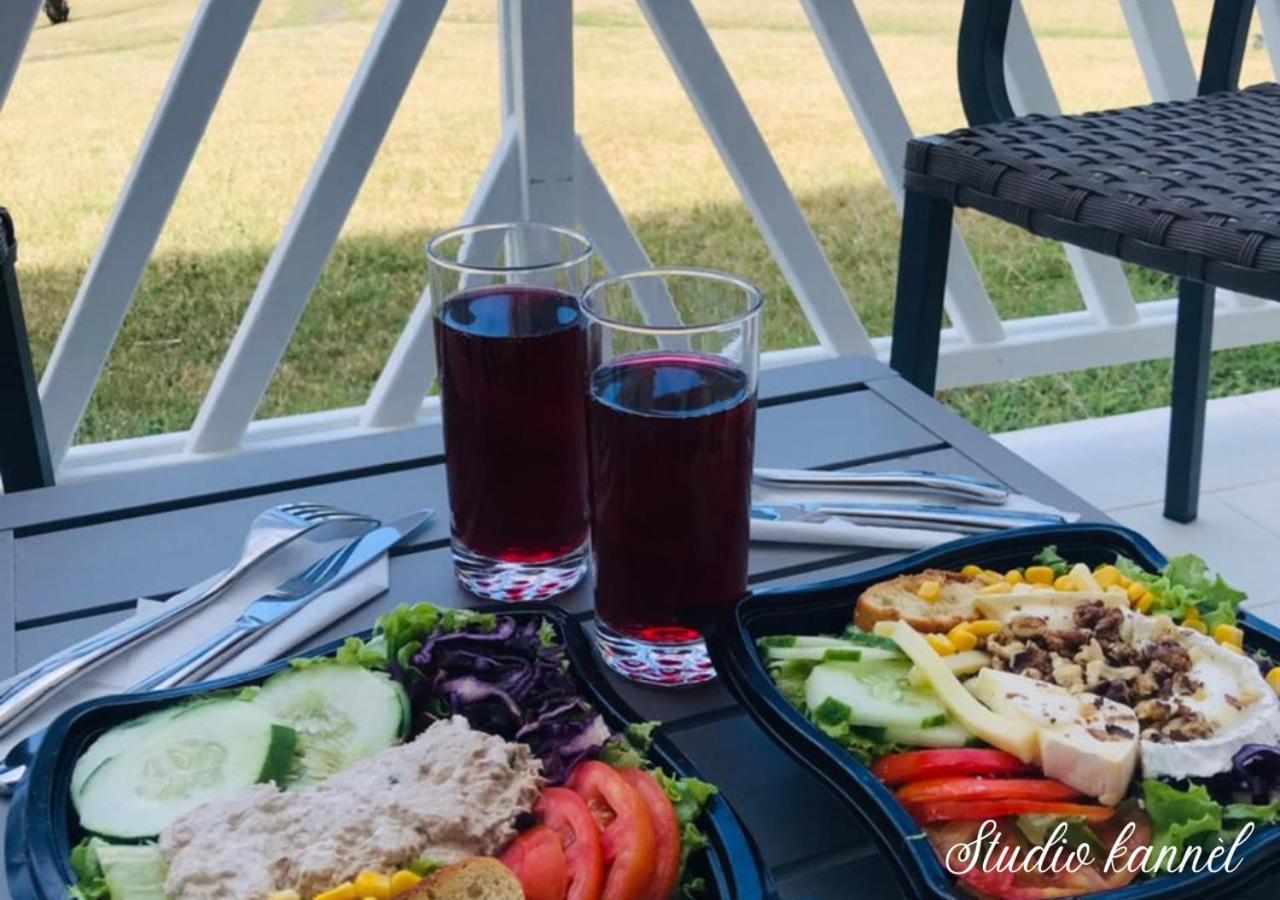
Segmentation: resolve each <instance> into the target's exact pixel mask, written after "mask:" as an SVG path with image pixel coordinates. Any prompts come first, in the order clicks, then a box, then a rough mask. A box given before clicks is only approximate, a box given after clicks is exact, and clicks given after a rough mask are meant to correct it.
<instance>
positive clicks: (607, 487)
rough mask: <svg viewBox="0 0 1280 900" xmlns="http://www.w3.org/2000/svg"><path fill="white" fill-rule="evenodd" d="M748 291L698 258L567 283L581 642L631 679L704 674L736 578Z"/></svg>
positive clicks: (749, 379)
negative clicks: (709, 638) (582, 503)
mask: <svg viewBox="0 0 1280 900" xmlns="http://www.w3.org/2000/svg"><path fill="white" fill-rule="evenodd" d="M762 303H763V297H762V296H761V294H760V291H759V290H757V289H756V288H755V287H754V286H753V285H752V284H750V283H749V282H747V281H744V280H743V279H741V278H736V277H734V276H732V275H726V274H723V273H720V272H713V271H709V270H705V269H654V270H645V271H640V272H635V273H632V274H629V275H622V276H618V277H615V278H606V279H603V280H601V281H597V282H595V283H593V284H592V285H590V286H589V287H588V288H587V290H586V292H585V293H584V294H583V297H582V312H583V314H584V316H585V317H586V320H587V348H588V349H587V352H588V365H589V369H590V372H591V376H590V380H589V382H588V385H589V387H588V394H589V398H588V403H587V407H588V409H587V437H588V446H589V448H590V465H591V534H592V538H591V540H592V554H593V556H594V558H595V612H596V644H597V647H598V648H599V650H600V653H601V656H602V657H603V659H604V661H605V662H606V663H607V664H608V665H609V667H610V668H612V669H614V670H615V671H617V672H619V673H620V674H622V675H623V676H625V677H627V678H630V679H632V680H633V681H639V682H643V683H648V684H656V685H665V686H678V685H688V684H697V683H699V682H703V681H707V680H709V679H711V678H714V677H715V671H714V669H713V668H712V666H711V662H710V660H709V659H708V657H707V651H706V644H705V643H704V642H703V637H702V632H703V631H704V630H705V629H706V627H707V626H708V625H709V624H710V623H711V622H712V621H714V620H715V619H716V618H717V617H718V616H720V615H721V614H722V613H723V612H724V611H725V610H727V609H728V608H730V607H731V606H732V605H733V604H734V603H735V602H736V601H737V600H738V599H739V598H741V597H742V596H743V595H744V594H745V593H746V590H747V540H748V537H747V531H748V524H749V513H750V506H751V461H752V453H753V448H754V444H755V422H756V377H757V369H758V367H759V356H760V308H761V305H762Z"/></svg>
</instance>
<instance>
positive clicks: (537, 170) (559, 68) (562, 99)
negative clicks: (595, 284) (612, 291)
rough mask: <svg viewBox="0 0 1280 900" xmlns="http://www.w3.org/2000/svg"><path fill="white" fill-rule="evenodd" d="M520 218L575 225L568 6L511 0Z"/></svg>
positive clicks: (550, 0) (565, 1)
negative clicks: (521, 207)
mask: <svg viewBox="0 0 1280 900" xmlns="http://www.w3.org/2000/svg"><path fill="white" fill-rule="evenodd" d="M510 3H511V7H510V12H511V28H510V44H509V46H510V50H511V65H512V85H511V89H512V92H513V94H514V100H515V116H516V126H517V132H518V140H517V141H516V145H517V146H518V147H519V152H520V195H521V205H522V206H523V209H524V218H526V219H528V220H530V221H535V222H549V223H551V224H553V225H564V226H572V225H573V224H574V209H573V203H574V190H573V167H574V149H573V141H574V130H573V112H574V111H573V104H574V93H573V3H572V0H510Z"/></svg>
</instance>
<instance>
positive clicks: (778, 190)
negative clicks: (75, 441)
mask: <svg viewBox="0 0 1280 900" xmlns="http://www.w3.org/2000/svg"><path fill="white" fill-rule="evenodd" d="M639 3H640V8H641V9H642V10H643V11H644V14H645V18H646V19H648V21H649V27H650V28H652V29H653V32H654V34H655V35H656V36H657V38H658V43H659V44H661V45H662V49H663V51H664V52H665V53H666V54H667V59H668V60H670V62H671V66H672V68H673V69H674V70H675V73H676V75H677V77H679V79H680V82H681V84H682V85H683V86H684V90H685V93H686V94H688V95H689V99H690V101H691V102H692V103H693V107H694V109H695V110H696V111H697V113H698V116H699V118H701V119H702V124H703V127H705V128H706V129H707V133H708V134H709V135H710V136H711V140H712V142H713V143H714V144H715V147H716V150H717V151H718V152H719V154H720V158H721V160H723V161H724V164H725V167H726V168H727V169H728V170H729V174H730V176H732V178H733V180H734V183H735V184H736V185H737V187H738V191H739V193H741V194H742V197H743V200H744V201H745V202H746V205H747V208H748V209H749V210H750V211H751V215H752V217H753V218H754V219H755V222H756V227H757V228H759V229H760V233H761V235H762V236H763V237H764V240H765V243H766V244H768V246H769V249H770V250H771V251H772V252H773V256H774V259H776V260H777V262H778V265H779V267H780V268H781V269H782V274H783V275H784V276H785V277H786V279H787V283H788V284H789V285H790V286H791V289H792V290H793V291H795V294H796V299H797V300H798V301H799V302H800V306H801V308H802V309H803V310H804V312H805V315H806V316H807V317H808V319H809V323H810V325H812V327H813V330H814V333H815V334H816V335H817V337H818V341H819V342H820V343H821V344H822V346H823V348H824V349H826V350H827V351H828V352H830V353H832V354H860V355H870V354H871V353H872V348H871V343H870V341H869V340H868V339H867V333H866V330H865V329H864V328H863V327H862V322H860V321H859V320H858V316H857V314H856V313H854V311H853V307H852V306H850V304H849V300H848V298H847V297H846V296H845V294H844V291H843V290H842V289H841V287H840V282H839V280H838V279H837V278H836V275H835V272H833V271H832V269H831V263H830V262H829V261H828V260H827V258H826V256H825V255H824V254H823V252H822V247H821V246H820V245H819V244H818V240H817V238H816V237H814V234H813V231H812V229H810V227H809V223H808V222H807V221H805V218H804V213H803V212H801V210H800V206H799V204H798V203H796V198H795V196H794V195H792V193H791V190H790V189H789V188H788V187H787V184H786V181H785V180H784V179H783V177H782V172H781V171H779V169H778V164H777V162H775V161H774V158H773V154H772V153H770V152H769V147H768V145H767V144H765V142H764V138H763V137H762V136H761V134H760V129H759V128H757V127H756V123H755V121H754V120H753V119H752V118H751V113H750V111H749V110H748V109H747V105H746V103H745V102H744V101H743V99H742V95H741V94H740V93H739V92H738V88H737V85H735V84H734V83H733V77H732V76H731V75H730V74H729V70H728V68H727V67H726V66H725V64H724V60H723V59H721V57H720V54H719V52H718V51H717V50H716V47H715V44H714V43H713V42H712V40H711V35H710V34H708V33H707V29H706V26H705V25H704V24H703V23H702V20H701V19H700V18H699V17H698V13H697V11H696V10H695V9H694V7H693V4H692V3H691V2H690V0H639Z"/></svg>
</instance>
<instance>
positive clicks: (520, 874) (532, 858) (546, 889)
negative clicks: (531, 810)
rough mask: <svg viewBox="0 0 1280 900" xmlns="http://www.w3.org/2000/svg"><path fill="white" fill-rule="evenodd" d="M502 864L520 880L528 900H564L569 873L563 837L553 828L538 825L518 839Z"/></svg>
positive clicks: (501, 857)
mask: <svg viewBox="0 0 1280 900" xmlns="http://www.w3.org/2000/svg"><path fill="white" fill-rule="evenodd" d="M498 860H499V861H500V862H501V863H502V864H503V865H504V866H506V867H507V868H508V869H510V870H511V871H512V873H513V874H514V875H515V876H516V878H518V879H519V880H520V887H522V888H524V896H525V900H564V895H565V891H566V890H568V887H569V869H568V865H567V864H566V863H565V858H564V846H563V845H562V844H561V843H560V835H559V834H557V833H556V832H554V831H552V830H551V829H550V828H547V827H546V826H545V825H535V826H534V827H533V828H530V829H529V830H528V831H524V832H521V833H520V834H518V835H516V839H515V840H514V841H512V842H511V843H510V844H509V845H508V846H507V849H506V850H503V851H502V855H501V856H499V857H498Z"/></svg>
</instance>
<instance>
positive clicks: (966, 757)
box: [871, 749, 1034, 787]
mask: <svg viewBox="0 0 1280 900" xmlns="http://www.w3.org/2000/svg"><path fill="white" fill-rule="evenodd" d="M1033 771H1034V770H1033V769H1032V768H1031V766H1028V765H1027V764H1026V763H1024V762H1023V761H1022V760H1020V759H1018V757H1016V756H1014V755H1013V754H1011V753H1005V752H1004V751H1003V750H979V749H962V750H912V751H910V752H907V753H895V754H894V755H893V756H884V757H881V758H880V759H878V760H876V761H875V763H874V764H873V765H872V766H871V773H872V774H873V775H875V776H876V777H877V778H879V779H880V780H881V781H883V782H884V783H885V784H887V785H889V787H897V786H898V785H900V784H907V783H908V782H912V781H923V780H925V779H926V778H945V777H948V776H951V775H985V776H988V777H1001V776H1010V775H1026V774H1029V773H1031V772H1033Z"/></svg>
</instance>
